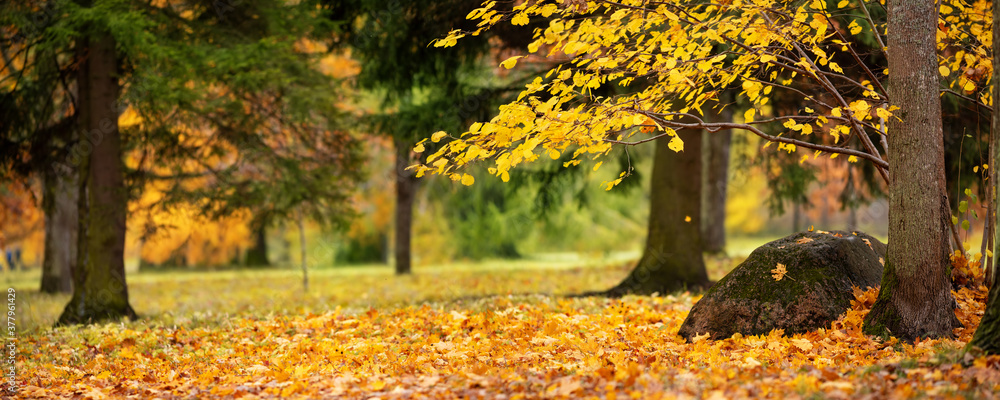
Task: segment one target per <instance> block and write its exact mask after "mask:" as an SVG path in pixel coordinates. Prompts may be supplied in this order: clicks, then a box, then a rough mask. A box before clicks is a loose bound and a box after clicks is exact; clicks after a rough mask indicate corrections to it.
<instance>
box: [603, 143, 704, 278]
mask: <svg viewBox="0 0 1000 400" xmlns="http://www.w3.org/2000/svg"><path fill="white" fill-rule="evenodd" d="M679 135H680V137H681V139H682V140H683V141H684V151H681V152H679V153H678V152H674V151H673V150H670V148H669V147H667V143H668V141H667V140H657V141H656V155H655V156H654V157H655V158H654V159H653V174H652V184H651V187H650V192H651V193H650V211H649V231H648V233H647V237H646V247H645V249H644V250H643V254H642V258H641V259H640V260H639V263H638V264H637V265H636V267H635V269H633V270H632V272H631V273H630V274H629V276H628V277H626V278H625V280H624V281H622V282H621V283H620V284H618V286H615V287H614V288H612V289H610V290H608V291H607V292H605V293H604V294H605V295H607V296H611V297H616V296H622V295H625V294H629V293H633V294H652V293H670V292H673V291H676V290H680V289H685V288H700V287H705V286H708V284H709V281H708V272H707V271H706V270H705V261H704V259H702V240H701V221H700V220H701V172H702V168H701V143H702V141H701V132H700V131H681V132H679ZM688 218H690V220H687V219H688Z"/></svg>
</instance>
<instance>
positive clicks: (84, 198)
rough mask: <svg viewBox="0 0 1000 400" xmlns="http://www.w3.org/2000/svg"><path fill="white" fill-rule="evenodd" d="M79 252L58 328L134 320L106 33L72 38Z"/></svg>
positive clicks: (110, 42) (113, 68)
mask: <svg viewBox="0 0 1000 400" xmlns="http://www.w3.org/2000/svg"><path fill="white" fill-rule="evenodd" d="M76 51H77V53H76V56H77V58H78V62H79V65H80V67H79V70H78V74H79V75H78V76H77V82H78V85H79V97H78V107H79V111H78V112H79V128H80V129H79V135H78V137H79V138H80V141H79V145H78V146H77V147H76V149H75V150H74V151H75V152H76V153H75V154H76V156H78V157H79V161H80V163H79V165H80V198H79V218H80V225H79V232H78V235H79V247H78V255H77V268H76V269H74V270H73V297H72V299H71V300H70V302H69V304H67V305H66V308H65V309H64V310H63V313H62V315H61V316H60V317H59V322H58V324H59V325H66V324H79V323H91V322H96V321H100V320H106V319H117V318H120V317H123V316H124V317H129V318H133V319H134V318H135V317H136V315H135V311H133V310H132V307H131V306H130V305H129V301H128V287H127V286H126V284H125V258H124V250H125V212H126V209H127V194H126V191H125V184H124V169H123V165H122V150H121V137H120V134H119V132H118V112H117V111H118V110H117V107H116V101H117V100H118V95H119V89H120V88H119V83H118V68H117V66H118V57H117V54H116V51H115V40H114V38H113V37H112V36H111V34H110V33H108V32H107V31H94V32H91V33H89V34H85V36H84V37H81V38H78V39H77V50H76Z"/></svg>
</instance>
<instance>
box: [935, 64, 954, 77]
mask: <svg viewBox="0 0 1000 400" xmlns="http://www.w3.org/2000/svg"><path fill="white" fill-rule="evenodd" d="M938 72H940V73H941V76H948V75H951V70H950V69H948V67H946V66H944V65H942V66H940V67H938Z"/></svg>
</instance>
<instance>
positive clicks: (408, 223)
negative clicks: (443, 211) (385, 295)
mask: <svg viewBox="0 0 1000 400" xmlns="http://www.w3.org/2000/svg"><path fill="white" fill-rule="evenodd" d="M394 142H395V145H396V248H395V253H396V275H406V274H409V273H410V271H411V262H412V249H411V245H410V242H411V237H412V235H413V200H414V199H415V197H416V192H417V178H416V177H415V176H414V174H413V173H412V172H411V171H407V170H406V167H409V166H410V147H411V146H410V145H409V144H408V143H407V142H406V141H405V140H401V139H395V140H394Z"/></svg>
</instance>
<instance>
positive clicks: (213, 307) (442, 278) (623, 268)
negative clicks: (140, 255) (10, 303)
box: [3, 252, 742, 331]
mask: <svg viewBox="0 0 1000 400" xmlns="http://www.w3.org/2000/svg"><path fill="white" fill-rule="evenodd" d="M638 256H639V254H638V253H630V252H622V253H612V254H610V255H608V256H607V257H598V258H585V257H580V256H577V255H575V254H573V253H556V254H540V255H533V256H529V257H525V258H523V259H518V260H486V261H482V262H455V263H450V264H442V265H428V266H417V267H416V268H415V269H414V274H413V275H411V276H403V277H397V276H395V275H394V271H393V269H392V267H391V266H389V265H357V266H344V267H335V268H323V269H315V270H312V269H311V270H309V290H308V291H303V284H302V272H301V271H300V270H299V269H297V268H294V267H291V266H284V267H275V268H268V269H229V270H214V271H212V270H208V271H206V270H196V269H192V270H166V271H164V270H155V271H151V272H145V271H140V272H136V273H130V274H129V275H128V285H129V296H130V303H131V304H132V307H133V308H134V309H135V310H136V312H137V313H139V315H140V316H141V317H142V318H146V319H151V320H152V321H155V322H156V323H163V324H167V325H173V324H177V325H190V324H202V323H210V321H212V320H217V319H220V318H219V317H224V316H226V315H247V314H249V315H260V316H267V315H272V314H275V313H321V312H325V311H327V310H333V309H336V308H338V307H340V308H342V309H348V310H353V311H363V310H367V309H370V308H381V307H392V306H401V305H419V304H422V303H427V302H445V301H455V300H456V299H472V298H477V297H483V296H492V295H522V294H547V295H568V294H576V293H581V292H586V291H595V290H603V289H608V288H610V287H612V286H614V285H615V284H617V283H618V282H620V281H621V280H622V279H623V278H624V277H625V276H626V275H627V274H628V273H629V272H630V271H631V269H632V267H633V266H634V263H635V260H636V259H637V258H638ZM741 260H742V257H736V258H729V257H708V258H707V259H706V264H707V268H708V271H709V276H710V278H711V279H712V280H718V279H721V278H722V277H723V276H724V275H725V274H726V273H728V271H730V270H731V269H732V268H733V267H735V266H736V265H737V264H738V262H739V261H741ZM3 279H4V280H5V283H6V284H7V286H8V287H12V288H14V289H15V290H16V291H17V296H18V308H19V310H18V318H19V329H21V330H26V331H37V330H40V329H45V328H47V327H49V326H51V325H52V324H53V323H54V322H55V321H56V320H57V319H58V317H59V314H60V313H61V312H62V309H63V307H64V306H65V304H66V303H67V302H68V301H69V295H67V294H58V295H48V294H42V293H40V292H38V282H39V280H40V273H39V271H38V270H31V271H18V272H14V273H9V274H6V275H4V278H3ZM222 319H224V318H222Z"/></svg>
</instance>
